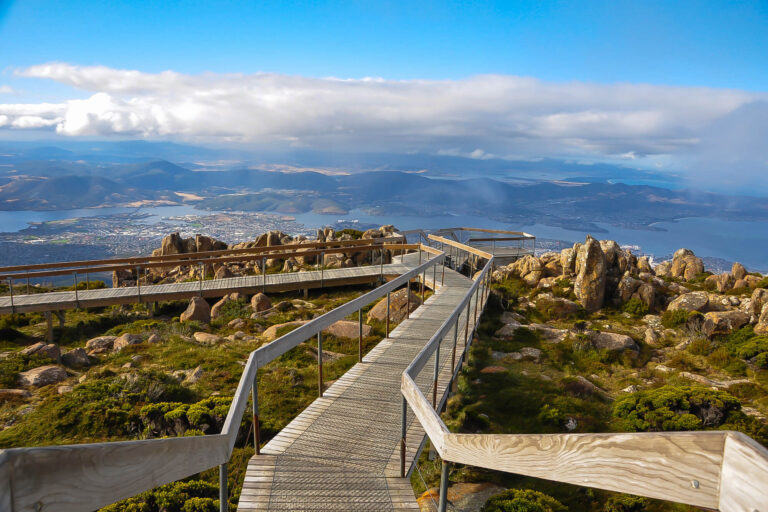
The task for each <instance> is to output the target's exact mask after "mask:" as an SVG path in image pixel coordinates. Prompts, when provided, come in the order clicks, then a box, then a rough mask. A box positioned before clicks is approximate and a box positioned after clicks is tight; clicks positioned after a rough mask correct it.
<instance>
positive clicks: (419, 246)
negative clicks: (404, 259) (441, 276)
mask: <svg viewBox="0 0 768 512" xmlns="http://www.w3.org/2000/svg"><path fill="white" fill-rule="evenodd" d="M419 265H421V245H419Z"/></svg>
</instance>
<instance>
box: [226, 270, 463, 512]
mask: <svg viewBox="0 0 768 512" xmlns="http://www.w3.org/2000/svg"><path fill="white" fill-rule="evenodd" d="M414 263H415V262H414ZM428 274H429V273H428ZM441 277H442V276H441V273H438V274H437V290H436V292H435V294H434V295H433V296H431V297H430V298H429V299H428V300H427V301H426V302H425V304H424V305H423V306H421V307H420V308H419V309H417V310H416V311H415V312H414V313H412V314H411V317H410V319H407V320H405V321H403V322H402V323H401V324H400V325H398V326H397V327H396V328H394V329H393V330H392V332H391V333H390V336H389V338H386V339H384V340H382V341H381V342H380V343H379V344H378V345H377V346H376V347H375V348H373V349H372V350H371V351H370V352H369V353H368V354H367V355H366V356H365V357H364V358H363V362H362V363H358V364H357V365H355V366H354V367H353V368H352V369H350V370H349V371H348V372H347V373H346V374H345V375H344V376H342V377H341V378H339V379H338V380H337V381H336V382H335V383H334V384H333V385H331V386H330V387H329V388H328V389H327V390H326V392H325V395H324V396H323V398H318V399H317V400H315V401H314V402H313V403H312V404H311V405H310V406H309V407H307V409H305V410H304V411H303V412H302V413H301V414H300V415H299V416H298V417H296V418H295V419H294V420H293V421H292V422H291V423H290V424H288V425H287V426H286V427H285V428H284V429H283V430H282V431H280V432H279V433H278V434H277V435H276V436H275V437H274V438H273V439H272V440H271V441H270V442H269V443H267V444H266V445H265V446H264V447H263V448H262V450H261V452H262V455H259V456H254V457H253V458H252V459H251V461H250V462H249V464H248V469H247V472H246V476H245V481H244V483H243V491H242V494H241V496H240V503H239V504H238V510H240V511H246V512H251V511H266V510H271V511H272V510H294V511H310V510H392V511H400V510H418V505H417V503H416V498H415V497H414V495H413V489H412V488H411V485H410V481H409V479H408V478H400V477H399V475H400V449H399V446H400V421H401V416H400V414H401V394H400V378H401V374H402V372H403V370H404V369H405V368H406V367H407V366H408V364H409V363H410V362H411V361H412V360H413V358H414V357H415V356H416V354H417V353H418V352H419V351H420V350H421V348H422V347H423V346H424V344H425V343H426V342H427V341H428V340H429V339H430V337H431V336H432V335H433V334H434V333H435V332H436V331H437V330H438V329H439V328H440V327H441V326H442V324H443V321H444V319H445V317H446V315H447V313H448V312H449V311H451V310H452V309H453V308H455V307H456V305H457V304H458V303H459V302H460V301H461V300H462V298H463V297H464V296H465V294H466V291H467V290H468V289H469V287H470V285H471V282H470V280H469V279H467V278H466V277H464V276H462V275H460V274H458V273H456V272H453V271H451V270H448V269H446V273H445V282H444V286H440V280H441ZM427 285H429V286H435V284H434V283H432V276H431V275H428V276H427ZM465 321H466V318H465V316H464V315H462V317H461V320H460V323H459V325H460V328H459V336H458V343H457V358H456V361H457V363H458V361H459V358H458V355H460V354H461V352H462V350H463V348H464V332H463V326H464V322H465ZM472 326H473V322H472V318H470V329H471V328H472ZM452 347H453V329H451V331H450V332H449V333H448V336H446V338H445V341H444V342H443V348H442V349H441V351H440V360H439V367H440V373H439V379H438V381H439V384H438V394H439V396H440V397H441V399H440V401H441V403H442V401H443V400H444V399H445V397H446V392H447V384H448V381H449V379H450V376H451V375H452V368H450V366H451V365H450V363H451V352H452ZM427 367H429V368H430V371H426V370H425V371H424V372H422V374H421V375H420V376H419V378H418V379H417V384H418V385H419V387H420V388H421V389H422V391H423V392H424V393H425V395H427V396H430V397H431V396H432V385H433V370H432V368H433V367H434V356H432V359H431V360H430V361H429V362H428V364H427ZM407 424H408V434H407V443H406V458H407V460H406V467H410V466H411V462H412V461H413V460H414V457H415V456H416V455H417V453H418V451H419V449H420V446H421V444H422V441H423V440H424V430H423V429H422V428H421V426H420V425H419V423H418V422H417V421H415V416H414V415H413V414H412V413H411V412H410V411H409V413H408V415H407Z"/></svg>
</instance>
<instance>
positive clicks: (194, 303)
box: [179, 297, 211, 324]
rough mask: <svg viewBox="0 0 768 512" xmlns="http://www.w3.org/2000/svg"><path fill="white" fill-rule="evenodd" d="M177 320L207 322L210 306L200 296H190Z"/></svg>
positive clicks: (209, 317) (209, 315)
mask: <svg viewBox="0 0 768 512" xmlns="http://www.w3.org/2000/svg"><path fill="white" fill-rule="evenodd" d="M179 320H180V321H181V322H182V323H184V322H193V321H194V322H201V323H204V324H207V323H209V322H210V321H211V307H210V306H209V305H208V303H207V302H206V301H205V299H204V298H202V297H192V299H191V300H190V301H189V306H187V309H186V311H184V312H183V313H182V314H181V316H180V317H179Z"/></svg>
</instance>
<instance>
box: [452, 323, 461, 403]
mask: <svg viewBox="0 0 768 512" xmlns="http://www.w3.org/2000/svg"><path fill="white" fill-rule="evenodd" d="M458 343H459V316H458V315H456V325H455V326H454V327H453V350H452V351H451V382H450V384H451V392H453V393H455V392H456V387H457V386H456V346H457V345H458Z"/></svg>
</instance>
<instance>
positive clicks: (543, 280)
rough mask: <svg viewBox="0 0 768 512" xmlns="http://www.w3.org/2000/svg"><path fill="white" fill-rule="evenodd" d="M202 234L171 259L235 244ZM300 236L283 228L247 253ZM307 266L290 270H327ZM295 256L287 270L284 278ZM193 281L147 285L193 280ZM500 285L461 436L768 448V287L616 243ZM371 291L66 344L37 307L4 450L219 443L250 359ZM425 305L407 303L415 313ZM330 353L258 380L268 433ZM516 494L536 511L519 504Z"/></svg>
mask: <svg viewBox="0 0 768 512" xmlns="http://www.w3.org/2000/svg"><path fill="white" fill-rule="evenodd" d="M387 233H391V230H389V229H388V228H386V227H385V228H383V229H380V230H375V232H374V231H371V232H366V233H365V234H363V233H359V232H358V233H355V232H352V231H348V232H341V233H328V232H322V233H320V232H319V233H318V239H327V238H328V237H332V238H333V239H342V238H343V237H345V236H349V237H356V236H366V237H371V238H373V237H381V236H387V235H386V234H387ZM205 238H206V237H196V238H192V239H186V240H185V239H181V238H180V237H178V236H177V235H171V236H168V237H166V238H165V239H164V242H163V246H162V247H161V248H160V249H159V250H158V253H159V254H175V253H174V252H172V251H180V252H181V253H184V252H198V251H204V250H209V249H212V248H220V247H221V245H219V243H218V242H216V241H215V240H212V239H207V240H205ZM290 241H291V240H288V239H286V238H285V237H284V236H283V235H282V234H280V233H278V232H273V233H268V234H265V235H262V237H259V238H258V239H257V240H255V241H254V242H252V243H254V244H262V245H258V246H266V245H278V243H279V244H284V243H288V242H290ZM193 247H194V250H193ZM349 256H352V255H349ZM347 259H350V260H352V264H358V263H362V264H366V262H357V263H356V262H355V260H354V259H353V258H352V257H347V258H344V259H343V260H341V259H340V261H339V262H338V264H339V265H344V264H345V263H344V262H345V261H346V260H347ZM297 263H298V265H293V264H290V265H289V269H288V270H292V269H294V268H295V269H296V271H301V269H302V268H307V266H311V265H312V264H313V263H312V262H299V261H298V260H297ZM314 264H316V263H314ZM286 265H288V264H287V262H286V261H281V262H275V264H274V269H275V271H279V270H282V269H284V268H285V267H286ZM222 268H224V267H222ZM226 269H227V272H232V273H237V272H248V271H253V272H255V271H256V269H240V268H230V267H226ZM190 271H191V269H186V270H185V269H180V270H179V271H178V272H175V273H174V272H167V273H166V274H157V275H154V276H153V277H151V279H153V280H156V282H161V281H164V282H167V281H173V280H183V279H185V278H189V272H190ZM211 271H212V274H217V273H218V274H221V272H223V271H222V270H221V268H217V269H211ZM185 272H186V273H187V274H186V275H185ZM208 277H209V278H211V277H213V276H211V275H209V276H208ZM116 279H117V281H118V283H117V284H127V283H126V282H125V280H121V278H120V276H116ZM493 280H494V284H493V289H494V293H493V294H492V295H491V299H490V303H489V306H488V309H487V310H486V312H485V314H483V316H482V318H481V324H480V326H479V329H478V331H477V337H476V340H475V342H474V344H473V347H472V349H471V352H470V357H469V361H468V364H467V366H466V368H465V369H464V370H463V371H462V373H461V374H460V379H459V382H458V393H457V394H455V395H454V396H452V397H451V398H450V400H449V403H448V408H447V411H446V412H445V413H444V416H443V418H444V420H445V422H446V424H447V425H448V426H449V427H450V428H451V429H452V430H454V431H462V432H498V433H536V432H601V431H646V430H653V431H660V430H693V429H710V428H728V429H734V430H740V431H743V432H745V433H747V434H748V435H750V436H752V437H753V438H755V439H757V440H758V441H759V442H761V443H763V444H767V443H768V426H766V416H768V279H766V278H765V277H764V276H760V275H756V274H749V273H747V272H745V270H744V268H743V267H742V266H741V265H738V264H735V265H734V266H733V268H732V270H731V271H730V272H728V273H725V274H717V275H712V274H709V273H708V272H706V269H705V268H704V265H703V263H702V262H701V260H700V259H699V258H697V257H696V256H695V255H694V254H693V253H691V252H690V251H687V250H685V249H681V250H680V251H678V252H677V253H676V254H675V256H674V258H673V259H672V260H671V261H669V262H666V263H662V264H661V265H658V266H656V267H651V265H650V264H649V262H648V260H647V259H645V258H636V257H635V256H633V255H632V254H631V253H630V252H627V251H625V250H622V249H621V248H619V247H618V245H617V244H616V243H615V242H611V241H598V240H595V239H592V238H588V239H587V240H586V241H585V243H583V244H576V246H574V247H571V248H566V249H564V250H562V251H561V252H560V253H546V254H543V255H541V256H540V257H533V256H529V257H526V258H523V259H521V260H519V261H517V262H515V263H513V264H511V265H508V266H506V267H501V268H497V269H495V272H494V274H493ZM367 289H368V288H365V287H353V288H345V289H338V290H318V291H315V292H312V293H310V295H309V297H307V298H303V297H300V296H299V295H298V294H290V293H287V294H279V295H271V296H266V295H264V294H256V295H254V296H250V297H249V296H243V295H241V294H237V293H234V294H231V295H229V296H227V297H224V298H222V299H221V300H219V301H216V302H214V301H207V300H203V299H199V298H196V299H193V300H191V301H189V302H188V303H187V302H184V303H181V302H176V303H163V304H161V305H160V307H159V308H158V309H157V310H156V311H155V312H154V316H152V315H150V313H149V311H148V310H146V309H145V308H144V306H138V305H137V306H124V307H111V308H101V309H92V310H88V311H85V310H79V311H72V312H68V313H67V316H66V323H65V325H64V326H63V327H61V328H59V327H57V328H56V331H55V336H56V340H57V341H56V343H54V344H48V343H46V342H45V341H43V337H44V333H45V322H44V318H43V317H42V315H39V314H28V315H10V316H5V317H2V318H0V351H1V352H2V353H0V381H1V382H0V388H2V389H0V447H3V448H4V447H14V446H33V445H46V444H64V443H74V442H76V443H81V442H93V441H104V440H118V439H142V438H153V437H160V436H178V435H205V434H210V433H216V432H218V431H219V430H220V428H221V426H222V423H223V420H224V417H225V416H226V412H227V410H228V408H229V403H230V401H231V397H232V394H233V393H234V390H235V387H236V385H237V382H238V379H239V377H240V374H241V372H242V367H243V364H244V363H245V360H246V358H247V355H248V353H249V352H250V351H251V350H253V349H254V348H257V347H259V346H261V345H262V344H264V343H269V342H270V341H272V340H274V339H275V338H277V337H279V336H281V335H283V334H285V333H286V332H288V331H290V330H291V329H293V328H295V327H296V326H298V325H301V324H302V323H304V322H306V321H308V320H310V319H311V318H313V317H315V316H316V315H318V314H321V313H323V312H325V311H328V310H329V309H331V308H333V307H335V306H337V305H339V304H342V303H344V302H346V301H348V300H350V299H351V298H353V297H356V296H358V295H359V294H361V293H363V292H365V291H366V290H367ZM39 291H44V290H39ZM401 295H402V296H399V295H397V294H395V295H394V296H393V298H392V299H393V300H392V308H393V310H392V319H393V321H394V322H396V321H397V320H398V319H399V318H402V317H403V316H404V308H405V306H406V304H407V301H406V300H405V293H404V292H403V293H402V294H401ZM418 303H419V298H418V297H417V296H416V295H415V294H414V295H412V297H411V307H414V308H415V307H416V306H417V305H418ZM385 313H386V306H385V304H384V303H383V302H379V303H378V304H375V305H371V306H370V307H369V308H367V309H366V310H365V311H364V314H365V315H366V327H365V346H364V348H365V350H366V351H367V350H369V349H370V348H372V347H373V346H374V345H375V344H376V343H377V342H378V341H379V340H380V339H381V337H382V336H383V330H384V326H383V319H384V314H385ZM356 335H357V318H356V316H355V315H353V316H351V317H349V318H348V319H346V320H345V321H341V322H338V323H337V324H335V325H334V326H332V327H331V328H329V329H328V331H327V332H326V333H325V338H324V342H323V345H324V349H325V350H324V356H325V360H324V368H325V372H326V373H325V378H326V382H329V381H332V380H333V379H335V378H338V377H339V376H340V375H342V374H343V372H345V371H346V370H347V369H348V368H350V367H351V366H352V365H353V364H354V363H355V361H356V360H357V341H356V339H355V337H356ZM316 358H317V352H316V348H315V347H313V346H312V341H310V342H308V343H307V344H303V345H301V346H299V347H297V348H296V349H294V350H292V351H291V352H289V353H288V354H286V355H285V356H283V357H281V358H280V359H279V360H277V361H275V362H273V363H272V364H270V365H268V366H267V367H266V368H264V369H262V370H261V371H260V376H259V379H260V380H259V383H260V394H261V407H262V410H261V418H262V421H263V423H262V439H263V440H265V441H266V440H268V439H269V438H271V437H272V436H273V435H274V434H275V433H276V432H278V431H279V430H280V429H281V428H283V427H284V426H285V425H286V424H287V423H288V422H289V421H290V420H291V419H292V418H293V417H294V416H295V415H296V414H298V412H299V411H301V410H302V409H303V408H304V407H306V406H307V405H308V404H309V403H311V401H312V400H313V399H314V398H315V396H316V394H317V389H316V382H317V375H316ZM249 417H250V414H248V413H246V414H245V415H244V418H246V419H245V420H244V422H243V425H242V428H241V436H240V439H239V440H238V444H237V448H236V450H235V454H234V456H233V460H232V462H231V464H230V466H231V474H230V488H231V489H234V492H233V494H232V502H233V504H234V503H235V502H236V501H237V497H238V492H239V488H240V485H241V481H242V477H243V472H244V468H245V462H246V461H247V459H248V457H250V455H251V454H252V452H253V448H252V444H251V443H252V441H251V436H250V432H251V431H250V428H251V425H250V424H249V423H248V420H247V418H249ZM439 468H440V465H439V461H430V460H429V455H428V450H427V451H425V454H424V455H423V457H422V459H421V460H420V462H419V471H418V472H415V473H414V477H413V485H414V489H415V490H416V491H417V492H419V493H421V492H424V491H426V490H427V489H428V488H431V487H434V486H435V485H436V484H437V482H438V477H439ZM422 478H423V480H422ZM216 479H217V474H216V473H215V472H214V471H209V472H205V473H202V474H201V475H199V476H197V477H195V478H192V479H189V480H186V481H184V482H177V483H174V484H171V485H169V486H164V487H163V488H161V489H158V490H155V491H152V492H149V493H145V494H144V495H141V496H139V497H136V498H133V499H131V500H127V501H126V502H123V503H121V504H117V505H114V506H111V507H107V510H110V511H117V510H141V511H149V512H154V511H160V510H163V511H167V512H175V511H182V510H201V511H205V510H217V509H218V505H217V503H216V499H217V493H218V487H217V485H216V482H217V480H216ZM451 481H452V482H453V484H454V485H453V486H452V488H451V493H450V495H449V496H450V497H451V500H452V502H453V505H454V509H455V510H478V509H479V508H480V507H481V506H483V505H482V504H483V503H485V510H487V511H494V510H498V511H502V510H544V511H548V510H551V511H555V510H565V509H566V508H567V509H568V510H574V511H577V510H605V511H607V512H617V511H639V510H652V511H670V510H693V509H692V508H689V507H682V506H677V505H673V504H669V503H664V502H660V501H654V500H641V499H635V498H632V497H629V496H626V495H617V494H613V493H607V492H602V491H595V490H589V489H587V488H580V487H574V486H568V485H563V484H557V483H552V482H546V481H542V480H536V479H530V478H521V477H516V476H514V475H509V474H504V473H497V472H491V471H485V470H478V469H475V468H470V467H460V466H457V467H454V468H453V469H452V473H451ZM504 489H509V490H507V491H504V492H501V491H502V490H504ZM432 492H433V494H434V489H433V491H432ZM164 500H165V501H164ZM420 501H421V503H422V504H423V506H424V507H425V510H426V509H428V508H429V507H431V506H432V505H431V502H432V497H431V495H430V494H429V493H426V494H424V495H423V496H422V498H421V500H420ZM510 503H513V504H516V505H514V506H518V505H520V504H522V505H520V507H522V508H510V507H512V506H513V505H510ZM536 507H538V508H536Z"/></svg>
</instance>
